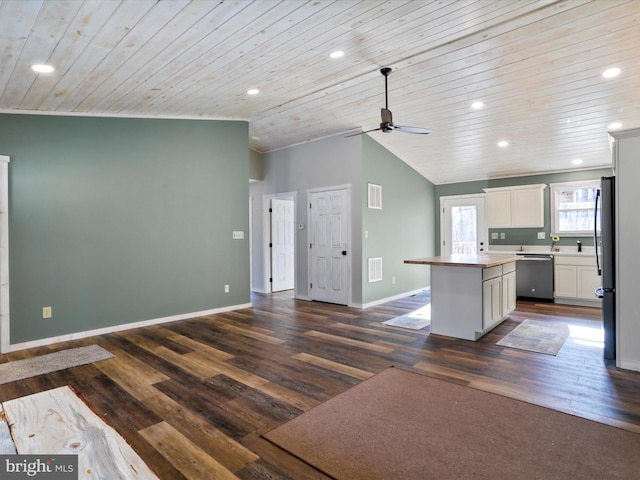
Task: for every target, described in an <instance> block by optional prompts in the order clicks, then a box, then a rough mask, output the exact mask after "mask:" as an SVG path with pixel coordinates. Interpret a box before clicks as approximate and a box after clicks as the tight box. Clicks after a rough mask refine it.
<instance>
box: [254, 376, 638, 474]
mask: <svg viewBox="0 0 640 480" xmlns="http://www.w3.org/2000/svg"><path fill="white" fill-rule="evenodd" d="M264 437H265V438H267V439H268V440H269V441H271V442H273V443H274V444H276V445H278V446H279V447H281V448H283V449H284V450H286V451H288V452H290V453H291V454H293V455H295V456H297V457H298V458H300V459H302V460H304V461H305V462H307V463H309V464H311V465H313V466H314V467H316V468H318V469H319V470H321V471H322V472H324V473H326V474H328V475H330V476H332V477H333V478H336V479H338V480H376V479H380V480H381V479H385V480H391V479H394V480H395V479H402V480H412V479H415V480H418V479H419V480H425V479H432V478H433V479H457V480H459V479H471V478H472V479H478V480H484V479H487V480H489V479H490V480H496V479H510V480H511V479H519V480H522V479H534V478H535V479H572V480H576V479H585V480H586V479H589V480H592V479H594V478H603V479H604V478H606V479H637V478H639V477H638V472H640V455H638V452H640V435H638V434H636V433H633V432H629V431H626V430H622V429H619V428H615V427H611V426H609V425H604V424H600V423H597V422H593V421H590V420H586V419H583V418H579V417H574V416H572V415H568V414H565V413H562V412H558V411H555V410H550V409H547V408H544V407H539V406H536V405H532V404H529V403H526V402H521V401H519V400H514V399H511V398H507V397H502V396H500V395H495V394H492V393H488V392H483V391H481V390H476V389H473V388H470V387H464V386H461V385H457V384H454V383H450V382H446V381H443V380H438V379H435V378H431V377H427V376H424V375H420V374H417V373H413V372H408V371H405V370H401V369H398V368H389V369H387V370H384V371H383V372H381V373H379V374H377V375H375V376H373V377H371V378H370V379H368V380H365V381H364V382H362V383H360V384H358V385H356V386H355V387H353V388H351V389H349V390H347V391H346V392H344V393H342V394H340V395H338V396H337V397H335V398H333V399H331V400H329V401H327V402H325V403H323V404H321V405H319V406H317V407H315V408H313V409H311V410H309V411H308V412H306V413H304V414H302V415H300V416H299V417H297V418H295V419H293V420H291V421H289V422H287V423H285V424H284V425H282V426H280V427H277V428H275V429H273V430H271V431H270V432H267V433H266V434H264Z"/></svg>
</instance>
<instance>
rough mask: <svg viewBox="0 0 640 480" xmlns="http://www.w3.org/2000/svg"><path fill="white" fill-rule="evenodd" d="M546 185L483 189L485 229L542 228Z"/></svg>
mask: <svg viewBox="0 0 640 480" xmlns="http://www.w3.org/2000/svg"><path fill="white" fill-rule="evenodd" d="M545 187H546V185H544V184H539V185H521V186H517V187H500V188H485V189H484V191H485V192H486V197H485V203H486V215H487V227H489V228H528V227H544V195H543V192H544V189H545Z"/></svg>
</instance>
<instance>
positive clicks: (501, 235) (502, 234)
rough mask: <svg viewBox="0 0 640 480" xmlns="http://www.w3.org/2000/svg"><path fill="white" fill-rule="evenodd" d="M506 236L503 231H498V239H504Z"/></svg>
mask: <svg viewBox="0 0 640 480" xmlns="http://www.w3.org/2000/svg"><path fill="white" fill-rule="evenodd" d="M505 238H506V235H505V233H504V232H500V240H504V239H505Z"/></svg>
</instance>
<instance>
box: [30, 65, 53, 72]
mask: <svg viewBox="0 0 640 480" xmlns="http://www.w3.org/2000/svg"><path fill="white" fill-rule="evenodd" d="M31 70H33V71H34V72H38V73H51V72H53V71H54V70H55V68H53V67H52V66H51V65H45V64H38V65H31Z"/></svg>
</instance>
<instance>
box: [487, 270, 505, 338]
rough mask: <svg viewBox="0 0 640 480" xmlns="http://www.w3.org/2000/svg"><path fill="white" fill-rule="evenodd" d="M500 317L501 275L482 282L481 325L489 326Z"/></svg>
mask: <svg viewBox="0 0 640 480" xmlns="http://www.w3.org/2000/svg"><path fill="white" fill-rule="evenodd" d="M501 319H502V277H498V278H492V279H491V280H486V281H484V282H482V327H483V328H485V329H486V328H489V327H491V326H492V325H494V324H495V323H497V322H499V321H500V320H501Z"/></svg>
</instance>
